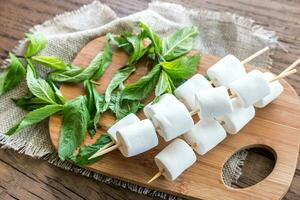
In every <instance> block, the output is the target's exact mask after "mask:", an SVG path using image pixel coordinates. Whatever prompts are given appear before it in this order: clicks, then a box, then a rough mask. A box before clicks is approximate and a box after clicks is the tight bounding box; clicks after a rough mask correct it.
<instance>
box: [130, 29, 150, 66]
mask: <svg viewBox="0 0 300 200" xmlns="http://www.w3.org/2000/svg"><path fill="white" fill-rule="evenodd" d="M142 35H143V34H139V35H133V36H130V37H127V41H128V42H129V43H130V44H131V45H132V47H133V52H132V53H131V55H130V56H129V58H128V65H132V64H136V63H137V62H138V61H139V60H140V59H141V57H143V56H144V55H145V54H146V52H147V51H148V46H147V45H144V42H143V40H144V37H143V36H142Z"/></svg>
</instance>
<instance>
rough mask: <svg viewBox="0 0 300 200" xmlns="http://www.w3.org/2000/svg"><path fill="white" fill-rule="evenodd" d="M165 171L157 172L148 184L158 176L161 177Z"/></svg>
mask: <svg viewBox="0 0 300 200" xmlns="http://www.w3.org/2000/svg"><path fill="white" fill-rule="evenodd" d="M163 173H164V171H163V170H161V171H159V172H157V173H156V174H155V175H154V176H153V177H152V178H151V179H150V180H149V181H148V182H147V184H149V183H151V182H152V181H154V180H156V179H157V178H159V177H160V176H161V175H162V174H163Z"/></svg>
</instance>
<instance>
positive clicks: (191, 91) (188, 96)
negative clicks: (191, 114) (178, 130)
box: [174, 74, 212, 111]
mask: <svg viewBox="0 0 300 200" xmlns="http://www.w3.org/2000/svg"><path fill="white" fill-rule="evenodd" d="M209 88H212V85H211V84H210V82H209V81H208V80H207V79H206V78H205V77H204V76H202V75H201V74H196V75H194V76H193V77H192V78H190V79H189V80H187V81H186V82H184V83H183V84H182V85H180V86H179V87H178V88H177V89H176V90H175V91H174V94H175V96H176V97H177V98H178V99H179V100H181V101H182V102H183V103H184V105H185V106H186V107H187V108H188V109H189V110H190V111H192V110H195V109H196V104H195V94H196V93H197V92H199V91H202V90H205V89H209Z"/></svg>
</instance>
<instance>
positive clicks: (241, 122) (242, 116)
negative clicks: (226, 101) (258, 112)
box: [218, 99, 255, 134]
mask: <svg viewBox="0 0 300 200" xmlns="http://www.w3.org/2000/svg"><path fill="white" fill-rule="evenodd" d="M232 104H233V112H232V113H230V114H228V115H225V116H222V117H220V118H218V120H219V121H223V122H224V124H223V127H224V128H225V130H226V132H227V133H230V134H236V133H238V132H239V131H240V130H241V129H242V128H243V127H244V126H246V124H247V123H248V122H249V121H250V120H251V119H253V118H254V116H255V109H254V107H253V106H249V107H248V108H244V107H242V106H241V105H240V104H239V100H238V99H233V100H232Z"/></svg>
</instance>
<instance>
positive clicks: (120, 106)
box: [109, 91, 144, 120]
mask: <svg viewBox="0 0 300 200" xmlns="http://www.w3.org/2000/svg"><path fill="white" fill-rule="evenodd" d="M143 106H144V105H143V104H142V103H141V102H140V101H138V100H128V99H122V93H121V91H117V92H114V93H112V98H111V101H110V104H109V108H110V110H111V111H112V112H113V113H115V115H116V118H117V120H119V119H122V118H123V117H125V116H126V115H128V114H130V113H136V112H137V111H138V110H139V109H141V108H143Z"/></svg>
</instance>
